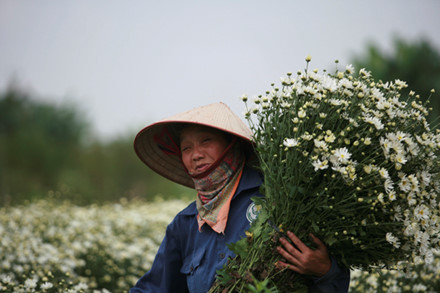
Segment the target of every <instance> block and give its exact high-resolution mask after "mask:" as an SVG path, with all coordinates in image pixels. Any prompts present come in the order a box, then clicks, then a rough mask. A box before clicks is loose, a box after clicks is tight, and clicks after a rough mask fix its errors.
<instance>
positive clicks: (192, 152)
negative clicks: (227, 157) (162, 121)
mask: <svg viewBox="0 0 440 293" xmlns="http://www.w3.org/2000/svg"><path fill="white" fill-rule="evenodd" d="M227 146H228V141H227V139H226V136H225V135H224V134H223V133H222V132H221V131H218V130H216V129H213V128H210V127H204V126H198V125H190V126H187V127H185V128H184V129H183V130H182V132H181V133H180V150H181V152H182V161H183V164H184V165H185V167H186V169H187V170H188V172H189V173H190V174H191V175H199V174H201V173H203V172H204V171H206V170H208V169H209V167H210V166H211V165H212V164H213V163H214V162H216V161H217V160H218V159H219V158H220V156H221V155H222V154H223V152H224V150H225V149H226V147H227Z"/></svg>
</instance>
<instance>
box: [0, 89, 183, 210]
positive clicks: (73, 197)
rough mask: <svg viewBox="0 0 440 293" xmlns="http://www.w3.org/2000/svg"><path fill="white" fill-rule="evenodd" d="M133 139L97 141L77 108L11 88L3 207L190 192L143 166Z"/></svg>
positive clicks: (2, 147) (4, 131) (1, 179)
mask: <svg viewBox="0 0 440 293" xmlns="http://www.w3.org/2000/svg"><path fill="white" fill-rule="evenodd" d="M134 135H135V134H127V135H126V136H124V137H120V138H116V139H113V140H112V141H109V142H102V141H99V140H96V139H92V138H91V135H90V131H89V127H88V124H87V123H86V122H85V120H84V119H83V117H82V116H81V114H80V113H79V111H78V110H77V109H76V108H75V107H74V106H71V105H70V106H68V105H64V106H61V107H56V106H54V105H51V104H48V103H43V102H37V101H35V100H34V99H32V97H29V96H28V95H27V93H25V92H23V91H21V90H19V89H16V88H12V87H11V88H10V89H9V90H7V91H6V92H5V93H3V94H0V206H1V205H9V204H18V203H22V202H24V201H26V200H32V199H36V198H42V197H47V196H51V197H55V198H59V199H68V200H70V201H72V202H74V203H77V204H90V203H95V202H105V201H117V200H119V199H120V198H121V197H125V198H128V199H133V198H143V199H146V200H152V199H154V198H155V197H157V196H161V197H163V198H170V197H177V196H180V195H182V194H183V193H185V192H188V190H186V191H185V190H184V188H182V187H180V186H178V185H177V184H173V183H170V181H168V180H166V179H163V178H162V177H160V176H159V175H156V174H155V173H154V172H152V171H151V170H150V169H149V168H148V167H147V166H145V165H144V164H142V163H141V161H140V160H139V159H138V158H137V157H136V155H135V153H134V151H133V146H132V145H133V138H134Z"/></svg>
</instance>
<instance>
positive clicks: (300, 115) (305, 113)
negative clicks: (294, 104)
mask: <svg viewBox="0 0 440 293" xmlns="http://www.w3.org/2000/svg"><path fill="white" fill-rule="evenodd" d="M306 115H307V112H306V111H304V109H300V110H299V111H298V117H299V118H304V117H306Z"/></svg>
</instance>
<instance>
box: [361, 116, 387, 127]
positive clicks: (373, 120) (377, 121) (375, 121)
mask: <svg viewBox="0 0 440 293" xmlns="http://www.w3.org/2000/svg"><path fill="white" fill-rule="evenodd" d="M363 115H364V121H365V122H367V123H370V124H372V125H374V127H376V129H377V130H381V129H383V127H384V125H383V123H382V122H381V121H380V119H379V118H378V117H371V116H370V115H368V114H363Z"/></svg>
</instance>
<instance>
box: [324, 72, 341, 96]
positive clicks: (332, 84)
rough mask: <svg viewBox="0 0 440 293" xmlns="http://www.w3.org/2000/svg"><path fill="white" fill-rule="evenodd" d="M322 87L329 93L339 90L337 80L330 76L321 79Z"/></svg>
mask: <svg viewBox="0 0 440 293" xmlns="http://www.w3.org/2000/svg"><path fill="white" fill-rule="evenodd" d="M321 86H322V87H323V88H324V89H326V90H328V91H329V92H331V93H332V92H335V91H336V90H337V89H338V84H337V82H336V80H335V79H334V78H332V77H330V76H328V75H324V76H323V77H322V78H321Z"/></svg>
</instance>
